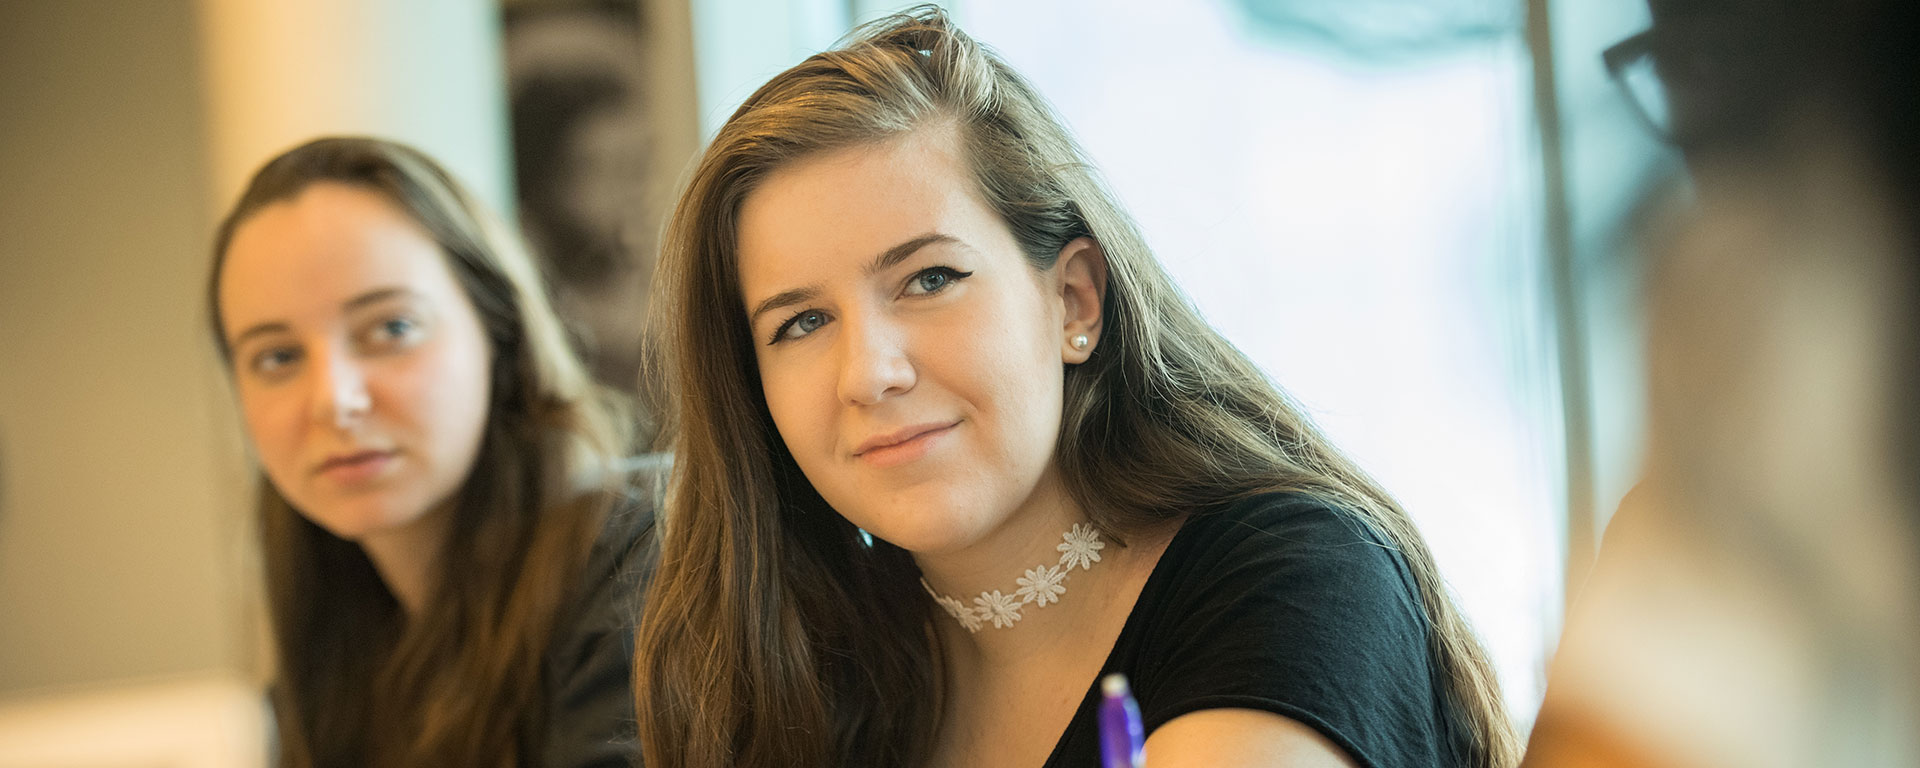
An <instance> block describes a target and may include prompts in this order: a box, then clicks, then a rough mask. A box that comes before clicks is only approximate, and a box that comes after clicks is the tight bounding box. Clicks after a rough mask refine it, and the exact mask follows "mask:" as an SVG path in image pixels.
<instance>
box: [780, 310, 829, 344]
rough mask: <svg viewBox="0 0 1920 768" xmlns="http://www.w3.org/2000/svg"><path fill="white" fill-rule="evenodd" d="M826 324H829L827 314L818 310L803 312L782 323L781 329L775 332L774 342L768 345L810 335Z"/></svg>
mask: <svg viewBox="0 0 1920 768" xmlns="http://www.w3.org/2000/svg"><path fill="white" fill-rule="evenodd" d="M826 324H827V314H826V313H825V312H821V311H819V310H817V309H809V310H807V311H805V312H801V313H800V314H797V315H794V316H793V317H791V318H788V319H787V321H786V322H784V323H781V324H780V327H779V328H778V329H776V330H774V332H773V340H771V341H769V342H767V343H768V344H769V345H772V344H778V343H780V342H782V341H786V340H788V339H797V338H800V337H802V336H805V335H807V334H809V333H813V332H814V331H817V330H820V326H823V325H826Z"/></svg>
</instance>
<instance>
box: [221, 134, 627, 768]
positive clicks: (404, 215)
mask: <svg viewBox="0 0 1920 768" xmlns="http://www.w3.org/2000/svg"><path fill="white" fill-rule="evenodd" d="M207 299H208V302H209V307H210V309H211V312H212V319H213V334H214V338H215V340H216V341H217V343H218V344H219V348H220V352H221V354H222V356H223V358H224V359H225V360H226V361H227V363H228V368H229V371H230V372H231V374H232V379H233V385H234V388H235V390H236V392H237V394H238V397H239V401H240V406H241V411H242V415H243V417H244V421H245V424H246V428H247V433H248V436H249V437H250V438H251V442H252V444H253V447H254V451H255V453H256V454H257V455H258V456H259V458H260V461H261V464H262V469H263V470H264V478H263V481H262V482H261V483H260V504H259V512H260V523H261V526H262V535H263V546H264V548H265V561H266V571H267V581H268V600H269V603H270V611H271V617H272V621H273V631H274V637H275V643H276V649H277V661H278V670H277V680H276V682H275V686H274V692H273V704H274V710H275V715H276V719H277V722H278V729H277V732H278V742H279V764H280V765H283V766H300V767H303V768H304V767H306V766H364V765H394V766H429V765H443V766H548V767H549V768H567V767H573V766H608V767H611V766H627V765H629V764H630V762H631V758H632V755H633V754H634V751H635V747H634V745H633V743H632V739H631V733H630V731H631V728H632V710H631V708H630V707H631V697H630V696H629V695H628V693H627V691H628V688H627V682H628V670H629V667H628V664H629V660H630V659H631V657H632V646H631V635H630V634H629V630H630V627H631V623H632V621H633V617H634V611H633V610H632V609H631V606H630V603H631V601H632V600H633V599H634V596H635V595H636V594H637V591H638V587H639V578H640V575H641V572H642V570H643V569H644V567H645V563H646V559H647V553H648V551H649V550H648V545H649V542H650V540H651V536H650V534H649V533H648V531H649V530H650V523H651V519H652V517H651V510H650V508H648V507H647V505H645V504H644V503H641V500H642V499H644V498H645V497H644V495H643V494H639V493H637V492H636V491H635V490H633V485H632V480H631V478H630V477H629V469H630V467H629V462H628V461H627V458H626V457H627V456H628V455H629V454H628V450H629V445H628V442H629V431H630V429H631V426H630V424H629V421H628V418H627V409H626V408H625V407H624V406H623V405H622V404H621V402H620V401H619V399H617V398H616V397H614V396H612V395H610V394H609V393H607V392H606V391H604V390H602V389H601V388H600V387H599V386H597V385H595V384H593V383H592V381H591V380H590V379H589V377H588V376H587V374H586V371H585V369H584V368H583V367H582V365H581V363H580V360H579V359H578V358H577V357H576V356H575V354H574V352H573V350H572V349H570V348H569V347H568V344H567V339H566V337H565V334H564V333H563V331H562V328H561V325H560V322H559V320H558V319H557V317H556V316H555V314H554V312H553V309H552V307H551V306H549V305H548V302H547V297H546V293H545V289H544V287H543V286H542V284H541V282H540V278H539V274H538V272H537V270H536V268H535V266H534V264H533V262H532V261H531V260H530V259H529V258H528V256H527V254H526V253H525V251H524V249H523V248H522V247H521V245H520V244H519V243H518V242H517V240H516V239H515V238H514V237H513V236H512V235H511V234H510V233H509V232H508V231H507V230H506V229H505V228H504V227H502V226H501V225H500V224H499V223H498V222H497V221H496V220H495V219H494V218H492V217H491V216H490V215H489V214H488V213H487V212H485V211H484V210H482V209H481V207H480V206H479V205H478V204H477V203H476V202H475V201H474V200H473V199H472V198H471V197H470V196H469V195H468V194H467V193H465V192H464V191H462V190H461V188H460V186H459V185H458V184H456V183H455V181H454V180H453V179H452V178H451V177H450V176H449V175H448V174H447V173H446V172H444V171H443V170H441V169H440V168H439V167H438V166H437V165H436V164H435V163H434V162H433V161H432V160H431V159H429V158H428V157H426V156H425V155H423V154H421V153H420V152H418V151H416V150H413V149H411V148H408V147H405V146H402V145H400V144H396V143H392V142H388V141H382V140H377V139H366V138H329V139H321V140H317V141H313V142H310V143H307V144H304V145H302V146H299V147H296V148H294V149H292V150H289V151H288V152H286V153H285V154H282V155H280V156H279V157H276V158H274V159H273V160H272V161H271V162H268V163H267V164H266V166H265V167H263V168H261V169H260V170H259V172H258V173H256V174H255V176H254V177H253V179H252V181H251V182H250V183H249V185H248V187H247V189H246V191H245V192H244V193H243V194H242V196H241V198H240V200H239V201H238V202H237V203H236V204H235V205H234V207H233V209H232V211H231V212H230V213H229V214H228V215H227V217H226V219H225V221H224V222H223V223H222V224H221V226H220V229H219V233H218V235H217V238H216V241H215V244H214V262H213V269H212V274H211V276H210V281H209V284H208V296H207Z"/></svg>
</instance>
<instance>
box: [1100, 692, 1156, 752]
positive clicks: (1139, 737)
mask: <svg viewBox="0 0 1920 768" xmlns="http://www.w3.org/2000/svg"><path fill="white" fill-rule="evenodd" d="M1146 738H1147V737H1146V734H1145V733H1144V732H1143V729H1142V728H1141V727H1140V705H1138V704H1135V703H1134V701H1133V691H1132V690H1130V689H1129V688H1128V687H1127V676H1126V675H1123V674H1120V673H1118V672H1115V673H1113V674H1111V675H1107V676H1106V677H1103V678H1100V766H1101V768H1146V765H1147V748H1146Z"/></svg>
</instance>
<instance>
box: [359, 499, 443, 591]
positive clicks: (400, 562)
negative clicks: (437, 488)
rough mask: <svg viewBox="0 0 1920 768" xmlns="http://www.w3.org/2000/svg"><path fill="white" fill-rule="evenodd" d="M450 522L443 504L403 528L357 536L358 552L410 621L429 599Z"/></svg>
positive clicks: (433, 587)
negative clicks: (361, 553) (364, 557)
mask: <svg viewBox="0 0 1920 768" xmlns="http://www.w3.org/2000/svg"><path fill="white" fill-rule="evenodd" d="M452 519H453V509H452V507H451V506H450V505H442V506H440V507H437V508H435V509H432V510H429V511H428V512H427V513H426V514H423V515H421V516H420V517H419V518H418V519H415V520H413V521H411V522H409V523H407V524H406V525H402V526H400V527H397V528H392V529H389V530H384V531H377V532H374V533H369V534H367V535H365V536H362V537H360V541H359V544H360V549H361V551H363V552H366V553H367V559H368V560H370V561H372V562H373V569H374V571H375V572H377V573H379V574H380V581H381V582H383V583H385V584H386V585H387V591H388V592H391V593H393V598H394V600H396V601H398V602H399V603H400V607H401V608H402V609H403V610H404V611H405V612H406V615H407V617H408V618H409V619H411V618H413V617H414V616H418V615H419V614H420V609H421V607H422V606H424V605H426V603H427V600H428V599H429V598H430V597H431V596H432V595H431V593H432V591H433V590H434V589H435V586H436V585H435V582H434V579H435V572H434V571H435V569H436V568H437V567H438V566H439V564H440V554H441V550H442V549H443V548H444V547H445V545H446V540H447V531H448V530H449V525H450V523H451V522H452Z"/></svg>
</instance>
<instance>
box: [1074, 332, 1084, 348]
mask: <svg viewBox="0 0 1920 768" xmlns="http://www.w3.org/2000/svg"><path fill="white" fill-rule="evenodd" d="M1073 348H1074V349H1086V348H1087V337H1086V334H1080V335H1078V336H1075V337H1073Z"/></svg>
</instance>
